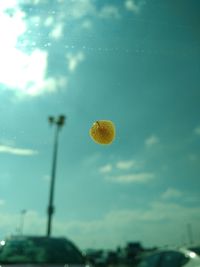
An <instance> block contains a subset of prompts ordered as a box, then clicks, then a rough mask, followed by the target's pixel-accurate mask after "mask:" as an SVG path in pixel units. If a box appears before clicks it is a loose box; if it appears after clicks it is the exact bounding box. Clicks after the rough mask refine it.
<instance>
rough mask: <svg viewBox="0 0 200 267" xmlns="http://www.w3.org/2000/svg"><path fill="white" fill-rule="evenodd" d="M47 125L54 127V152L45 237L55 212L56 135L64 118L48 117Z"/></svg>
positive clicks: (62, 116) (49, 233) (49, 232)
mask: <svg viewBox="0 0 200 267" xmlns="http://www.w3.org/2000/svg"><path fill="white" fill-rule="evenodd" d="M49 123H50V124H51V125H53V124H54V125H56V131H55V139H54V150H53V163H52V173H51V181H50V193H49V205H48V209H47V214H48V219H47V236H48V237H49V236H50V235H51V226H52V215H53V213H54V211H55V208H54V205H53V200H54V187H55V175H56V162H57V153H58V134H59V131H60V129H61V128H62V126H63V125H64V123H65V116H64V115H60V116H59V117H58V118H55V117H53V116H50V117H49Z"/></svg>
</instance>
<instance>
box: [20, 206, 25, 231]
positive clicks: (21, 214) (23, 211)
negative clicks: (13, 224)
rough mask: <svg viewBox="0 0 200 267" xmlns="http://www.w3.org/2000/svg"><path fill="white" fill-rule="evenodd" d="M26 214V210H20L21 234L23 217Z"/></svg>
mask: <svg viewBox="0 0 200 267" xmlns="http://www.w3.org/2000/svg"><path fill="white" fill-rule="evenodd" d="M25 214H26V210H22V211H21V212H20V227H19V232H20V234H21V235H23V228H24V217H25Z"/></svg>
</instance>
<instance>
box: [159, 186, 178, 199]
mask: <svg viewBox="0 0 200 267" xmlns="http://www.w3.org/2000/svg"><path fill="white" fill-rule="evenodd" d="M181 196H183V193H182V192H181V191H179V190H177V189H174V188H168V189H167V190H166V191H165V192H164V193H163V194H162V196H161V197H162V198H163V199H174V198H179V197H181Z"/></svg>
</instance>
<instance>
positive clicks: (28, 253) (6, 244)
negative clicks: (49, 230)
mask: <svg viewBox="0 0 200 267" xmlns="http://www.w3.org/2000/svg"><path fill="white" fill-rule="evenodd" d="M0 244H1V245H0V265H1V266H2V267H3V266H8V265H9V266H12V265H15V266H24V265H33V266H38V265H40V266H42V265H45V266H48V265H51V266H64V265H68V266H70V265H79V266H83V267H84V266H85V265H86V262H85V258H84V256H83V254H82V253H81V252H80V250H79V249H78V248H77V247H76V246H75V245H74V244H73V243H72V242H71V241H69V240H67V239H66V238H55V237H39V236H11V237H9V238H7V239H6V240H2V241H1V242H0Z"/></svg>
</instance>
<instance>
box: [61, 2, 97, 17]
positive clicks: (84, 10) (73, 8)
mask: <svg viewBox="0 0 200 267" xmlns="http://www.w3.org/2000/svg"><path fill="white" fill-rule="evenodd" d="M94 14H96V7H95V5H94V3H93V1H91V0H84V1H83V0H76V1H70V2H68V3H67V5H66V10H65V15H66V17H68V18H73V19H81V18H84V17H86V16H90V15H94Z"/></svg>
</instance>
